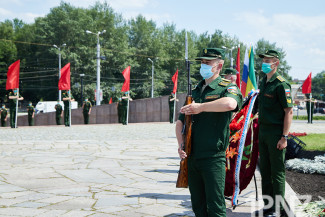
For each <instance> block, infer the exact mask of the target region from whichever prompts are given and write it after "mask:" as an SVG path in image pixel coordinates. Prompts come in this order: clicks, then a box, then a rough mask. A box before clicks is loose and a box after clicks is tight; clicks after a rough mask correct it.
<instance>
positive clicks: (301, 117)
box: [293, 115, 325, 120]
mask: <svg viewBox="0 0 325 217" xmlns="http://www.w3.org/2000/svg"><path fill="white" fill-rule="evenodd" d="M293 120H308V116H307V115H302V116H298V119H297V115H293ZM313 120H325V115H324V116H315V115H314V116H313Z"/></svg>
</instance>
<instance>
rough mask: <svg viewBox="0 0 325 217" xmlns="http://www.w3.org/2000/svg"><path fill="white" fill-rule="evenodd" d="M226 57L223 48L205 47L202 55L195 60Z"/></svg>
mask: <svg viewBox="0 0 325 217" xmlns="http://www.w3.org/2000/svg"><path fill="white" fill-rule="evenodd" d="M214 59H222V60H224V59H225V50H224V49H222V48H204V49H203V52H202V56H201V57H197V58H195V60H214Z"/></svg>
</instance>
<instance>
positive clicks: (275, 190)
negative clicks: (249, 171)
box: [259, 125, 286, 209]
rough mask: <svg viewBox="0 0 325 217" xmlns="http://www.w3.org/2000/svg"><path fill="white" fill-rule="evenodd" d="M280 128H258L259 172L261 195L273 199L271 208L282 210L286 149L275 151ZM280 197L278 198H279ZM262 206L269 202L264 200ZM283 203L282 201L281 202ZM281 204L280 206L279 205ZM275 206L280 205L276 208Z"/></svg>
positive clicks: (279, 137) (279, 136)
mask: <svg viewBox="0 0 325 217" xmlns="http://www.w3.org/2000/svg"><path fill="white" fill-rule="evenodd" d="M282 129H283V128H282V127H279V126H263V125H260V128H259V152H260V171H261V177H262V194H263V196H269V197H270V198H272V199H273V201H272V202H271V203H273V208H280V209H282V208H283V206H282V203H280V202H281V201H279V200H276V199H277V198H282V199H284V195H285V165H284V160H285V152H286V149H283V150H279V149H277V144H278V141H279V140H280V139H281V135H282ZM279 196H280V197H279ZM282 199H281V200H282ZM263 200H264V204H265V205H268V204H269V202H270V201H269V200H268V199H266V198H264V199H263ZM282 202H284V200H283V201H282ZM280 204H281V205H280ZM275 205H280V206H279V207H276V206H275Z"/></svg>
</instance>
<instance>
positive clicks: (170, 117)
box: [169, 106, 174, 123]
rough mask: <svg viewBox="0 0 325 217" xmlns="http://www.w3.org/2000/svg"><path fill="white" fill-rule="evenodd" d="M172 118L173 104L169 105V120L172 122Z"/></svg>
mask: <svg viewBox="0 0 325 217" xmlns="http://www.w3.org/2000/svg"><path fill="white" fill-rule="evenodd" d="M173 119H174V106H173V107H169V122H170V123H173Z"/></svg>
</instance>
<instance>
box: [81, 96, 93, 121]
mask: <svg viewBox="0 0 325 217" xmlns="http://www.w3.org/2000/svg"><path fill="white" fill-rule="evenodd" d="M91 107H92V105H91V102H90V101H88V98H85V101H84V103H83V104H82V112H83V115H84V123H85V124H88V123H89V115H90V113H91Z"/></svg>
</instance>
